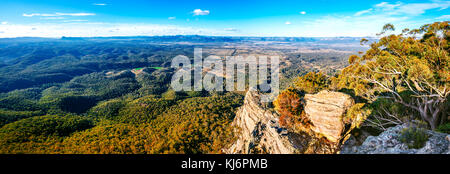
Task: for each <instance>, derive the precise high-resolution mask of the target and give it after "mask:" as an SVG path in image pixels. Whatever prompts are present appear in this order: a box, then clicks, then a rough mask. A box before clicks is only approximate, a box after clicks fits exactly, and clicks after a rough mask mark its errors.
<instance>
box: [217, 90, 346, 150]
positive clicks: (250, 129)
mask: <svg viewBox="0 0 450 174" xmlns="http://www.w3.org/2000/svg"><path fill="white" fill-rule="evenodd" d="M305 100H306V107H305V111H306V110H307V114H308V117H309V118H310V120H311V121H312V122H313V124H314V127H313V129H314V131H316V132H317V133H320V134H322V135H325V136H326V137H327V138H328V139H330V141H332V142H337V141H338V140H339V139H340V136H341V133H342V132H343V129H344V123H343V122H342V116H343V114H344V113H345V111H346V109H347V108H349V107H350V106H351V105H353V100H352V99H351V97H350V96H348V95H346V94H343V93H339V92H329V91H322V92H320V93H318V94H315V95H307V97H305ZM278 117H279V116H278V114H277V113H275V112H272V111H270V110H269V109H268V108H266V107H265V106H264V105H263V104H262V103H261V102H260V93H258V92H257V91H248V92H247V94H246V96H245V99H244V105H243V106H242V107H241V108H239V110H238V111H237V113H236V117H235V118H234V120H233V126H235V127H237V129H238V130H237V131H236V133H237V140H236V142H234V144H232V146H231V147H230V148H227V149H224V152H225V153H270V154H292V153H333V152H334V151H335V150H336V148H337V146H336V143H333V144H331V145H316V146H315V145H311V144H317V143H314V142H317V139H315V137H310V136H309V135H306V134H299V133H293V132H288V131H287V130H286V129H283V128H281V127H280V126H279V125H278ZM313 146H314V147H313ZM312 149H313V150H312Z"/></svg>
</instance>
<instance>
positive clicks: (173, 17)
mask: <svg viewBox="0 0 450 174" xmlns="http://www.w3.org/2000/svg"><path fill="white" fill-rule="evenodd" d="M176 18H177V17H175V16H171V17H169V18H168V19H169V20H174V19H176Z"/></svg>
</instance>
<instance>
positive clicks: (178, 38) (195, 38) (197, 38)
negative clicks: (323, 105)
mask: <svg viewBox="0 0 450 174" xmlns="http://www.w3.org/2000/svg"><path fill="white" fill-rule="evenodd" d="M362 38H366V39H369V40H376V39H377V38H375V37H250V36H248V37H246V36H202V35H174V36H116V37H61V38H41V37H17V38H0V42H45V41H58V40H63V41H67V40H70V41H78V40H83V41H111V40H136V41H151V42H246V41H249V42H256V41H273V42H337V43H346V42H359V41H360V40H361V39H362Z"/></svg>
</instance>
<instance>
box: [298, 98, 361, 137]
mask: <svg viewBox="0 0 450 174" xmlns="http://www.w3.org/2000/svg"><path fill="white" fill-rule="evenodd" d="M304 100H305V103H306V105H305V113H306V116H307V117H308V119H309V120H310V121H311V122H312V124H313V126H312V128H311V129H312V130H313V131H315V132H316V133H319V134H322V135H323V136H325V137H326V138H327V139H328V140H330V141H331V142H338V141H339V140H340V139H341V136H342V132H343V131H344V126H345V125H344V122H343V121H342V117H343V116H344V115H345V112H346V111H347V109H349V108H350V107H351V106H353V105H354V101H353V99H352V97H351V96H349V95H347V94H344V93H340V92H331V91H326V90H324V91H321V92H319V93H317V94H306V95H305V97H304Z"/></svg>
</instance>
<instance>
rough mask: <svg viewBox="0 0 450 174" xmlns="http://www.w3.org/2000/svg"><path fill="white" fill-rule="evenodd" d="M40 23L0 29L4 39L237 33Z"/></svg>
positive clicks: (210, 30)
mask: <svg viewBox="0 0 450 174" xmlns="http://www.w3.org/2000/svg"><path fill="white" fill-rule="evenodd" d="M71 22H73V23H70V22H67V23H57V24H56V23H37V24H27V25H25V24H9V25H0V31H4V33H0V38H6V37H8V38H10V37H62V36H67V37H95V36H99V37H109V36H157V35H210V36H229V35H233V34H234V32H230V31H225V30H223V29H222V28H221V29H207V28H196V27H195V28H194V27H184V26H175V25H154V24H130V23H120V24H119V23H91V22H83V23H77V22H76V21H71Z"/></svg>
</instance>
